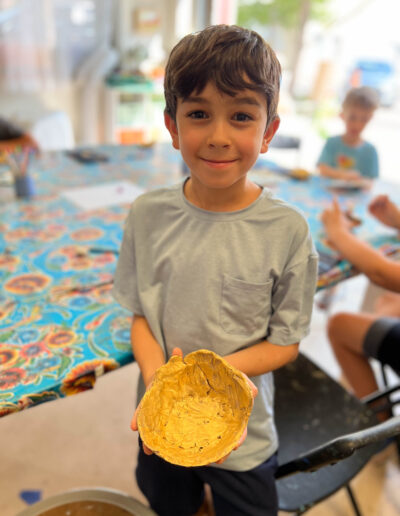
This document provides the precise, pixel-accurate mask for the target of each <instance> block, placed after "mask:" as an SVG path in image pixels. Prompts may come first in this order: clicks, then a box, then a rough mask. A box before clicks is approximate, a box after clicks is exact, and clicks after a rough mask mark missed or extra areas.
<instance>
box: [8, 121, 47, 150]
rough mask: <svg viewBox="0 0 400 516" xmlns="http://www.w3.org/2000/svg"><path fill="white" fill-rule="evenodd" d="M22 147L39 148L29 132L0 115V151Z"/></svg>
mask: <svg viewBox="0 0 400 516" xmlns="http://www.w3.org/2000/svg"><path fill="white" fill-rule="evenodd" d="M22 148H30V149H32V150H34V151H36V152H37V151H38V150H39V146H38V143H37V141H36V140H35V139H34V138H33V136H31V135H30V134H29V133H27V132H25V131H23V130H22V129H20V128H19V127H17V126H15V125H14V124H12V123H11V122H10V121H9V120H6V119H5V118H1V117H0V151H7V152H11V153H13V152H16V151H18V150H20V149H22Z"/></svg>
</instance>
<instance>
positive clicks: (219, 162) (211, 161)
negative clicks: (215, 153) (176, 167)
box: [201, 158, 237, 168]
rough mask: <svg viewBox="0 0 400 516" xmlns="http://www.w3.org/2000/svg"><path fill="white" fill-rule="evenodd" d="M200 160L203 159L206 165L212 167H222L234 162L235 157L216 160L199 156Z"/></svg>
mask: <svg viewBox="0 0 400 516" xmlns="http://www.w3.org/2000/svg"><path fill="white" fill-rule="evenodd" d="M201 160H202V161H204V162H205V163H206V164H207V165H209V166H210V167H214V168H223V167H227V166H229V165H231V164H232V163H235V161H237V159H225V160H217V159H206V158H201Z"/></svg>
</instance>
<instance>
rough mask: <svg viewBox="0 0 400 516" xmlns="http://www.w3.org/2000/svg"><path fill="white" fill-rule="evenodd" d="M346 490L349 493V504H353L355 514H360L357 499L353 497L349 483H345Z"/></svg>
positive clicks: (357, 515) (359, 515) (360, 515)
mask: <svg viewBox="0 0 400 516" xmlns="http://www.w3.org/2000/svg"><path fill="white" fill-rule="evenodd" d="M346 490H347V494H348V495H349V498H350V501H351V505H352V506H353V509H354V512H355V514H356V516H362V514H361V511H360V508H359V507H358V504H357V501H356V499H355V496H354V493H353V490H352V489H351V487H350V484H346Z"/></svg>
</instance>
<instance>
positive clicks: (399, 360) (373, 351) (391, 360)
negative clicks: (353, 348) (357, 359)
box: [363, 317, 400, 374]
mask: <svg viewBox="0 0 400 516" xmlns="http://www.w3.org/2000/svg"><path fill="white" fill-rule="evenodd" d="M399 343H400V319H399V318H397V317H380V318H379V319H377V320H376V321H375V322H373V323H372V324H371V326H370V328H369V330H368V331H367V334H366V336H365V339H364V343H363V349H364V353H365V355H366V356H367V357H371V358H375V359H377V360H379V361H380V362H381V363H382V364H388V365H389V366H390V367H392V369H394V371H396V372H397V374H400V349H399Z"/></svg>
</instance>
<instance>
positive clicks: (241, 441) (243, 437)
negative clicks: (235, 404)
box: [233, 426, 247, 450]
mask: <svg viewBox="0 0 400 516" xmlns="http://www.w3.org/2000/svg"><path fill="white" fill-rule="evenodd" d="M246 437H247V426H246V428H245V429H244V432H243V433H242V436H241V438H240V439H239V442H238V443H237V445H236V446H235V447H234V448H233V449H234V450H237V449H238V448H239V447H240V446H242V444H243V443H244V440H245V439H246Z"/></svg>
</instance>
